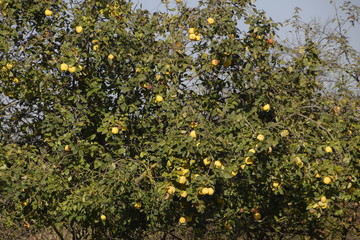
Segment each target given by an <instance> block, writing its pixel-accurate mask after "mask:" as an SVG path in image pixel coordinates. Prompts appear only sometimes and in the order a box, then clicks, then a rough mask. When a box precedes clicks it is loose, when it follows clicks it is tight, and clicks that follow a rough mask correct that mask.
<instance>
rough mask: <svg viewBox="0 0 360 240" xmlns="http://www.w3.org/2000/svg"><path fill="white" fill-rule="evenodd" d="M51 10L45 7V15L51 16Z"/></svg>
mask: <svg viewBox="0 0 360 240" xmlns="http://www.w3.org/2000/svg"><path fill="white" fill-rule="evenodd" d="M52 13H53V12H52V11H51V10H49V9H46V10H45V16H51V15H52Z"/></svg>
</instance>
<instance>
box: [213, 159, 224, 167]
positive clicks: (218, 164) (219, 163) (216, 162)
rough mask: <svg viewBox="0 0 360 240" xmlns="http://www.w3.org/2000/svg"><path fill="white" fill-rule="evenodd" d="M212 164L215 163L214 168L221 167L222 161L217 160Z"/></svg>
mask: <svg viewBox="0 0 360 240" xmlns="http://www.w3.org/2000/svg"><path fill="white" fill-rule="evenodd" d="M214 165H215V167H216V168H221V167H222V163H221V162H220V161H219V160H217V161H215V162H214Z"/></svg>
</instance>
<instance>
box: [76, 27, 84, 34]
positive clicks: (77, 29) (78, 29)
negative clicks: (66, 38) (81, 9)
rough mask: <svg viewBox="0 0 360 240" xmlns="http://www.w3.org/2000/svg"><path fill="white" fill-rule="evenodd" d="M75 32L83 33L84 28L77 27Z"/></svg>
mask: <svg viewBox="0 0 360 240" xmlns="http://www.w3.org/2000/svg"><path fill="white" fill-rule="evenodd" d="M75 31H76V32H77V33H81V32H82V31H83V27H82V26H76V27H75Z"/></svg>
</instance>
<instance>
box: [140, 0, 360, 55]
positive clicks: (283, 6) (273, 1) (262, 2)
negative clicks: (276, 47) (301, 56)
mask: <svg viewBox="0 0 360 240" xmlns="http://www.w3.org/2000/svg"><path fill="white" fill-rule="evenodd" d="M169 1H170V2H175V0H169ZM183 1H184V2H187V3H188V5H190V6H196V5H197V2H198V1H197V0H183ZM136 2H139V3H141V4H142V6H143V8H146V9H148V10H150V11H155V10H156V9H158V8H160V9H161V4H160V3H161V0H134V3H136ZM329 2H330V0H257V1H256V3H255V4H256V6H257V7H258V8H259V9H263V10H265V11H266V13H267V16H269V17H271V18H272V19H273V20H274V21H275V22H283V21H285V20H286V19H289V18H290V17H291V16H292V14H293V13H294V8H295V7H299V8H301V9H302V11H301V14H300V16H301V17H302V19H303V20H304V21H306V22H308V21H310V20H312V19H316V20H318V21H320V22H325V21H326V20H328V19H330V18H331V17H333V16H334V15H335V10H334V7H333V6H332V5H330V4H329ZM334 2H336V4H337V5H338V6H340V5H341V4H342V3H343V2H344V0H334ZM352 2H353V3H354V4H357V5H359V6H360V0H352ZM286 32H287V31H286V29H283V30H282V31H280V32H278V34H279V36H280V37H281V38H282V39H284V38H286V37H287V36H289V35H286ZM358 39H360V23H358V24H357V27H356V28H355V29H352V31H351V32H350V43H351V45H352V46H354V47H355V48H356V49H357V50H358V51H360V41H359V40H358Z"/></svg>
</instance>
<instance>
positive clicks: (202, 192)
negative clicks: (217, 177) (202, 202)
mask: <svg viewBox="0 0 360 240" xmlns="http://www.w3.org/2000/svg"><path fill="white" fill-rule="evenodd" d="M200 194H201V195H206V194H209V189H208V188H203V189H201V191H200Z"/></svg>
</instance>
